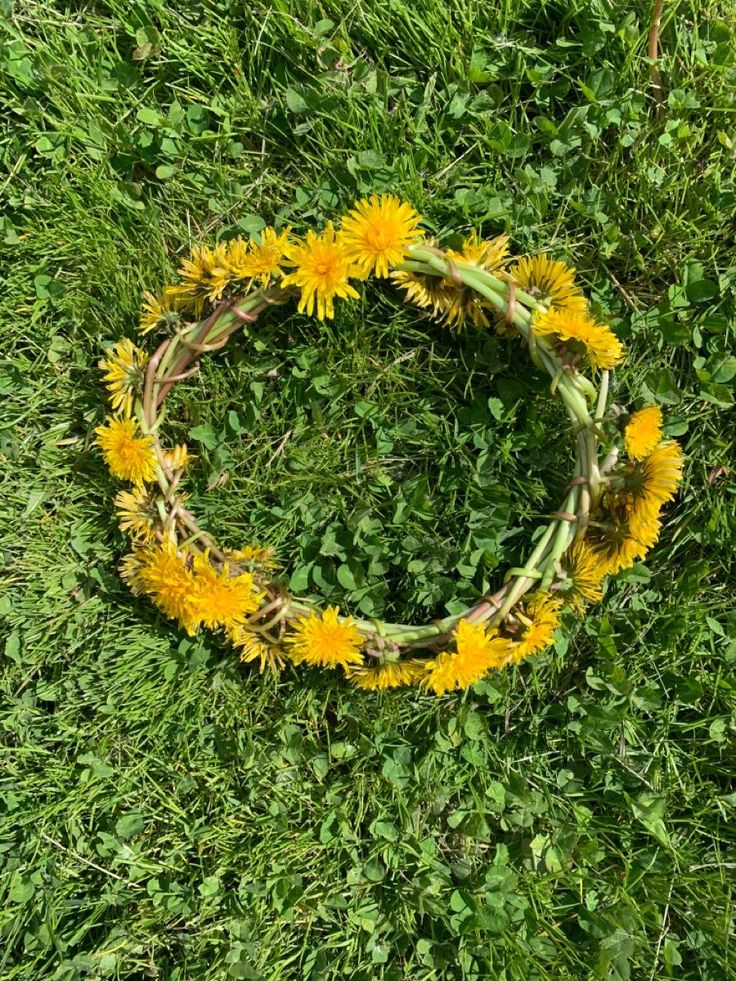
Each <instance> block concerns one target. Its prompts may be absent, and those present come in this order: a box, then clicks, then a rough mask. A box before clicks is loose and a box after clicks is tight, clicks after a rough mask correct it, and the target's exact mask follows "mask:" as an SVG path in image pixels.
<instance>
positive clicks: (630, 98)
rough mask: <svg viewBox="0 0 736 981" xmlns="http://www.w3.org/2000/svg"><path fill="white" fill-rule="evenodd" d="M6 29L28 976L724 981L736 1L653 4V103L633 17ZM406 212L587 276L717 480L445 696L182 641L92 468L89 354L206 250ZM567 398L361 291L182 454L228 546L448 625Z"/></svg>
mask: <svg viewBox="0 0 736 981" xmlns="http://www.w3.org/2000/svg"><path fill="white" fill-rule="evenodd" d="M0 12H2V13H3V15H4V17H3V22H2V24H0V37H1V38H2V41H3V47H2V49H1V50H0V113H2V118H3V121H4V122H5V126H3V127H2V130H0V147H1V148H2V161H3V170H4V172H5V173H4V176H0V188H1V191H0V200H1V201H2V217H0V241H1V242H2V244H1V245H0V249H1V250H2V266H1V267H0V268H2V287H1V288H0V318H1V319H0V322H1V323H2V325H3V327H2V337H3V347H2V354H3V371H2V374H1V375H0V395H1V396H2V401H1V403H0V404H1V408H0V462H1V463H2V466H1V467H0V481H1V482H2V483H1V486H2V497H1V500H0V516H1V521H0V555H1V557H2V566H3V571H2V580H1V582H0V613H1V614H2V618H3V633H4V655H2V660H1V661H0V665H1V675H0V677H1V678H2V699H1V700H0V726H1V727H2V728H1V730H0V731H1V732H2V747H3V748H2V758H3V765H2V769H1V770H0V910H1V911H0V938H2V939H1V942H0V978H2V979H3V981H6V979H7V981H10V979H13V981H17V979H28V981H38V979H42V978H44V979H45V978H49V979H52V978H53V979H59V981H61V979H64V981H71V979H77V978H80V979H81V978H84V979H93V978H99V977H111V978H126V979H128V978H129V979H142V978H160V979H167V981H183V979H196V981H215V979H221V978H246V979H248V978H251V979H255V978H263V979H274V981H275V979H291V978H299V979H301V978H304V979H322V978H325V979H328V978H329V979H333V978H334V979H341V978H345V977H349V978H356V979H363V978H365V979H368V978H382V979H391V981H394V979H396V981H398V979H404V978H407V979H450V981H453V979H483V981H485V979H508V981H512V979H513V981H517V979H518V981H522V979H523V981H530V979H558V978H560V979H561V978H567V979H588V978H611V979H626V978H631V979H637V981H638V979H642V981H648V979H651V981H654V979H659V978H666V977H672V978H676V979H678V981H684V979H693V981H695V979H698V981H700V979H707V981H720V979H725V978H733V977H736V969H735V967H734V955H733V951H732V949H729V939H731V940H732V927H733V923H732V915H733V905H732V895H731V894H732V888H733V886H732V884H733V882H734V850H733V849H734V840H733V839H734V832H733V828H734V819H735V814H734V809H735V808H736V794H734V788H733V779H734V767H733V759H734V724H735V721H736V714H735V713H736V682H735V681H734V662H735V661H736V640H735V638H736V604H735V603H734V594H735V593H736V590H735V589H734V586H735V581H734V570H733V554H734V548H736V520H734V509H735V505H736V498H735V496H734V481H733V474H732V473H730V472H728V471H724V470H722V469H719V468H724V467H725V468H728V467H733V466H734V463H733V461H734V456H733V449H734V437H735V435H736V427H735V426H734V417H733V412H732V405H733V401H734V392H733V385H734V379H735V375H736V359H735V358H734V353H733V349H734V329H733V318H734V307H735V295H736V264H735V263H734V253H733V234H734V209H735V207H736V187H735V186H734V176H733V175H734V165H735V162H736V161H735V156H734V145H735V144H736V135H735V134H734V128H733V119H734V108H735V107H736V98H735V96H736V62H735V60H734V53H733V52H734V44H735V43H736V21H734V16H733V8H732V6H731V5H730V4H728V3H723V4H718V3H712V2H706V3H695V2H691V3H687V2H684V3H678V2H676V0H673V2H672V3H667V4H665V9H664V20H663V29H662V37H661V51H662V58H661V65H660V67H661V72H662V79H663V86H664V97H663V101H662V104H661V106H659V105H658V104H657V100H656V99H655V98H654V96H653V93H652V90H651V87H650V75H649V72H650V69H649V64H648V62H647V59H646V51H647V43H646V42H647V32H648V24H649V15H650V8H649V4H648V3H647V4H644V3H641V2H638V0H637V3H636V4H635V5H634V6H633V7H632V6H631V5H615V4H608V3H604V2H602V0H585V2H583V0H573V2H564V3H563V2H559V3H551V2H542V3H539V2H535V3H513V2H511V0H500V2H499V4H497V5H493V4H489V3H481V2H475V0H460V2H458V3H451V4H447V3H440V2H439V0H427V2H425V3H424V4H421V5H411V4H406V3H405V2H404V0H375V2H368V0H358V2H357V3H354V4H348V5H346V4H343V3H337V2H336V0H328V2H325V3H322V4H316V3H314V2H312V0H301V2H299V3H289V2H287V0H277V2H274V3H270V4H263V3H258V2H256V3H254V4H250V5H246V4H242V3H234V2H227V0H214V2H207V3H190V2H186V0H174V2H172V3H163V2H161V0H143V2H140V0H139V2H134V0H100V2H97V3H94V4H93V3H84V2H71V0H70V2H68V3H66V4H64V3H54V2H50V0H45V2H42V3H36V2H32V0H22V2H18V3H15V4H13V3H12V2H9V0H0ZM384 190H390V191H394V192H397V193H400V194H402V195H404V196H406V197H407V198H408V199H409V200H411V201H412V202H413V203H414V205H415V206H416V207H417V208H418V209H419V210H420V211H421V212H422V214H423V215H425V216H426V220H427V224H428V226H429V227H430V229H432V231H433V232H435V233H437V234H447V233H448V232H450V231H452V232H455V233H462V232H465V231H467V230H468V229H469V228H479V229H481V230H482V231H483V233H484V234H488V235H490V234H498V233H500V232H502V231H507V232H508V233H509V234H510V235H511V237H512V240H513V246H514V248H515V250H516V251H518V252H524V251H528V250H534V249H538V248H548V249H550V250H551V251H552V252H553V253H554V254H555V255H556V256H559V257H561V258H567V259H569V260H570V261H572V262H573V263H574V264H575V265H576V266H577V268H578V270H579V272H580V276H581V279H582V281H583V282H584V284H585V287H586V289H587V290H588V291H589V293H590V294H591V296H592V297H593V300H594V302H595V304H596V305H597V309H598V311H599V312H600V313H601V315H605V316H606V317H608V318H609V321H610V322H611V323H612V324H613V325H614V327H615V329H616V331H617V332H618V334H619V335H620V336H621V337H622V338H623V339H624V340H625V341H626V343H627V347H628V349H629V352H630V358H629V364H628V367H627V368H626V369H625V370H623V371H621V372H620V373H619V378H620V380H619V381H618V385H619V387H618V388H617V389H616V390H615V392H614V400H615V401H617V402H619V403H620V404H622V405H632V404H639V403H640V402H642V401H651V400H656V401H658V402H659V403H661V404H662V406H663V408H664V410H665V412H666V415H667V420H668V431H669V432H670V433H671V434H672V435H675V436H677V437H678V438H679V439H680V440H681V441H682V442H683V445H684V446H685V448H686V451H687V454H688V467H687V471H688V473H687V480H686V483H685V485H684V487H683V490H682V493H681V494H680V496H679V498H678V500H677V502H676V503H675V504H674V505H673V506H671V507H670V508H669V509H668V512H667V522H666V527H665V529H664V532H663V536H662V539H661V542H660V544H659V546H658V547H657V549H656V550H655V551H654V552H653V553H652V555H651V557H650V558H649V560H648V561H647V564H646V566H644V565H639V566H637V567H636V568H635V569H633V570H631V571H629V572H628V573H626V574H623V575H621V576H619V577H617V579H616V581H615V582H613V583H611V585H610V587H609V589H608V592H607V595H606V597H605V599H604V602H603V603H602V604H601V605H600V606H599V607H597V608H595V609H592V610H591V611H590V612H589V615H588V617H587V619H586V620H585V621H584V622H580V623H576V622H574V620H570V621H566V623H565V630H564V632H563V633H562V634H561V635H560V637H559V639H558V641H557V644H556V645H555V648H554V649H552V650H550V651H548V652H547V653H545V654H544V655H542V656H539V657H537V658H535V659H532V660H531V661H530V662H529V663H526V664H523V665H522V666H520V667H519V668H517V669H513V670H510V671H508V672H506V673H504V674H502V675H497V676H494V677H492V678H490V680H489V681H488V682H487V683H482V684H480V685H478V686H476V688H475V689H474V690H472V691H471V692H468V693H467V694H465V695H458V696H450V697H446V698H444V699H442V700H436V699H434V698H432V697H426V696H422V695H418V694H416V693H413V692H409V693H397V694H388V695H385V696H382V697H378V696H373V695H368V694H360V693H357V692H355V691H353V690H351V689H349V688H348V687H347V686H346V684H345V683H343V682H341V681H340V680H339V679H338V678H337V677H336V676H335V677H334V678H333V677H330V676H328V675H326V674H325V673H319V672H312V673H310V672H303V671H297V670H291V669H289V670H286V671H285V672H284V673H283V674H282V675H281V676H280V677H279V678H278V680H274V679H271V678H269V677H267V678H261V677H259V676H258V675H256V674H254V673H253V672H251V671H249V670H246V669H244V668H243V667H242V666H241V665H240V664H239V663H238V661H237V659H236V658H235V657H234V655H233V654H232V652H230V651H228V650H227V649H226V648H225V647H223V646H222V645H221V644H220V643H219V642H218V640H217V639H216V638H213V637H208V636H202V637H197V638H196V639H193V640H187V639H183V638H182V636H181V635H180V633H179V632H178V631H177V630H176V629H175V628H174V627H172V626H171V625H170V624H169V623H167V622H165V621H163V620H162V619H161V618H160V617H159V616H157V615H156V613H155V611H154V610H153V609H152V608H151V607H149V606H148V605H146V604H144V603H142V602H140V601H137V600H135V599H134V598H132V597H131V596H130V594H129V593H128V592H127V590H126V589H125V588H124V587H123V585H122V583H121V582H120V580H119V579H118V577H117V575H116V571H115V570H116V564H117V561H118V558H119V556H120V555H121V552H122V550H123V548H124V543H123V540H122V538H121V536H120V535H119V533H118V531H117V529H116V527H115V523H114V520H113V516H112V507H111V501H112V496H113V494H114V491H115V487H114V485H113V483H112V482H111V480H110V478H109V476H108V475H107V473H106V471H105V469H104V467H103V465H102V462H101V460H100V457H99V454H98V452H97V451H96V449H95V448H94V445H93V442H92V431H93V428H94V426H95V425H96V424H98V422H99V421H100V420H101V418H102V415H103V413H104V393H103V390H102V388H101V385H100V379H99V374H98V372H97V369H96V363H97V361H98V360H99V358H100V357H101V356H102V354H103V351H104V344H105V343H106V342H109V341H110V340H114V339H118V338H120V337H123V336H131V337H133V336H135V325H136V319H137V313H138V308H139V303H140V296H141V291H142V290H143V289H145V288H150V289H155V288H157V287H158V286H160V285H161V284H163V283H164V282H166V281H167V279H169V278H170V277H171V275H172V272H173V270H174V269H175V267H176V266H177V264H178V263H179V261H180V258H181V256H182V255H183V254H185V253H186V251H187V249H188V248H189V246H190V245H191V244H192V243H194V242H197V241H201V240H206V241H213V240H214V239H215V238H216V237H217V236H222V235H232V234H236V233H239V232H240V233H242V232H248V231H249V230H252V229H253V228H257V227H258V225H259V222H260V221H267V222H270V221H272V220H275V219H276V220H278V221H280V222H287V223H289V224H291V225H293V226H294V228H295V229H296V230H297V231H301V230H304V229H305V228H307V227H314V226H315V225H316V224H319V223H320V222H322V221H324V220H326V219H328V218H332V217H335V216H336V215H338V214H339V213H340V212H341V210H343V209H344V208H345V207H347V206H348V205H349V204H350V203H351V202H352V201H353V200H354V199H355V197H356V196H358V195H361V194H364V193H370V192H374V191H375V192H380V191H384ZM546 392H547V386H546V383H545V380H544V378H543V377H542V376H541V375H540V374H538V373H537V372H535V371H534V370H532V369H531V367H530V364H529V361H528V358H527V356H526V355H525V354H524V353H523V352H521V351H520V349H519V348H518V347H517V346H516V345H514V344H511V343H509V342H506V341H504V340H499V339H498V338H495V337H493V336H491V335H482V334H479V333H477V332H475V331H472V330H468V331H466V332H465V333H464V334H463V335H461V336H460V337H459V338H457V337H455V336H453V335H451V334H449V333H447V332H445V331H443V330H442V329H441V328H438V327H436V326H435V325H433V324H432V323H431V322H429V321H427V320H426V319H424V318H421V317H417V316H415V315H414V314H413V313H412V312H411V311H409V310H408V309H406V308H404V307H402V306H401V304H400V303H399V302H398V299H397V297H396V296H395V294H393V293H392V291H391V289H390V288H389V287H380V286H377V287H375V288H374V287H371V288H370V290H369V292H368V296H367V299H366V301H364V302H360V303H356V304H353V305H344V306H343V308H342V309H341V311H340V312H339V315H338V316H337V318H336V319H335V321H334V322H333V323H329V324H326V325H318V324H317V323H316V322H315V321H313V320H308V319H307V318H305V317H301V316H298V315H296V313H295V312H294V311H293V309H292V310H290V311H289V312H288V313H286V314H285V315H283V316H271V317H266V318H264V320H263V322H262V323H260V324H259V325H258V327H257V329H256V330H254V331H253V334H252V337H251V338H250V339H247V340H245V339H244V340H243V341H242V342H241V341H238V343H234V344H232V345H231V346H230V348H229V349H228V351H227V352H226V353H225V354H224V355H220V356H216V357H213V358H211V359H210V360H208V361H207V362H206V363H205V364H204V365H203V371H202V372H201V374H200V375H199V376H197V377H196V378H194V379H192V380H191V381H189V382H187V383H186V384H185V385H182V386H179V390H178V391H177V393H176V396H175V399H174V400H173V407H174V410H175V411H173V412H172V419H176V420H177V421H176V422H175V423H174V422H172V424H171V426H170V428H169V433H170V434H171V436H172V438H175V439H176V438H178V439H180V440H181V439H187V440H188V441H189V442H190V443H192V444H193V445H194V446H195V447H196V449H197V452H198V454H199V460H198V464H197V466H196V468H195V474H194V476H193V479H192V482H191V487H190V490H191V494H192V499H193V503H194V506H195V510H196V511H197V513H198V514H200V515H204V516H205V517H206V520H207V523H208V525H209V527H211V528H213V529H214V530H215V531H216V532H217V533H218V535H220V536H222V537H223V538H225V539H226V540H228V541H229V542H230V544H232V545H234V546H236V545H238V544H242V543H245V542H246V541H249V540H253V539H254V538H255V539H257V540H262V541H273V542H274V543H276V544H277V545H278V546H279V552H280V556H281V559H282V562H283V563H284V565H285V570H284V575H285V576H286V577H287V578H289V579H290V580H291V582H292V584H294V585H295V586H298V587H299V589H300V590H303V591H306V592H312V593H319V594H321V595H323V596H325V597H326V598H327V599H329V601H331V602H335V603H340V604H342V605H343V606H344V607H346V608H351V609H356V610H360V611H361V613H363V614H364V615H368V616H370V615H381V616H383V615H387V616H388V615H392V616H393V615H396V616H397V617H398V616H401V617H402V618H405V617H406V618H409V617H414V618H417V619H420V620H425V619H428V618H430V617H432V616H436V615H438V614H439V613H441V612H442V611H445V610H447V609H450V610H451V609H453V603H459V602H461V601H468V600H472V598H473V597H475V596H477V595H478V593H479V592H481V591H483V590H484V589H486V588H487V587H488V586H489V585H491V584H493V583H494V582H496V583H497V582H499V579H500V577H501V576H502V575H503V570H504V568H507V567H508V566H509V564H514V563H516V562H518V561H519V560H520V557H521V555H522V552H523V547H524V543H525V542H526V541H528V536H529V534H530V532H531V529H532V528H533V527H534V524H535V518H537V517H538V516H539V514H543V513H545V512H547V511H549V510H550V509H551V508H554V507H556V506H557V497H558V495H559V491H560V489H561V488H562V486H564V484H565V482H566V480H567V479H568V472H567V470H568V467H569V464H570V457H571V453H570V449H569V445H570V437H569V434H568V433H567V430H566V427H565V424H564V421H563V420H562V418H561V416H560V415H559V413H558V411H557V410H556V409H555V406H554V403H553V402H552V400H551V399H550V398H549V396H548V395H547V394H546ZM203 425H204V426H206V425H209V426H210V429H209V430H206V437H205V440H204V442H201V441H200V442H199V443H198V444H197V443H196V440H194V439H192V438H191V437H189V435H188V434H189V431H190V430H191V429H196V430H197V431H198V432H199V433H200V434H201V432H202V430H199V429H198V427H200V426H203ZM448 604H449V606H448ZM0 649H2V648H0Z"/></svg>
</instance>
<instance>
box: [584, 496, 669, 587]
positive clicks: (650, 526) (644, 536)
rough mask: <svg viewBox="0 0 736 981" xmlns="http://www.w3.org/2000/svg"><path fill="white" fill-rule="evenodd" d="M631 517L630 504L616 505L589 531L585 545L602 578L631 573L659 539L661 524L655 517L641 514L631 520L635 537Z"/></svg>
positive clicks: (619, 503)
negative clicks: (628, 571) (589, 549)
mask: <svg viewBox="0 0 736 981" xmlns="http://www.w3.org/2000/svg"><path fill="white" fill-rule="evenodd" d="M631 515H632V510H631V503H630V502H629V504H628V506H626V505H625V504H623V505H622V503H621V502H618V503H617V505H616V506H615V507H613V508H612V509H611V510H610V511H609V512H608V513H606V514H604V515H603V518H604V520H603V521H601V522H600V524H601V527H592V528H591V529H590V531H589V532H588V535H587V538H586V541H588V542H589V544H590V547H591V549H592V551H593V554H594V556H595V559H596V561H597V562H598V563H599V568H600V569H601V570H602V571H603V574H604V575H614V574H615V573H617V572H621V570H622V569H630V568H631V566H632V565H633V564H634V563H635V562H638V561H639V559H643V558H644V556H645V555H646V554H647V552H648V551H649V549H650V548H651V547H652V546H653V545H654V544H655V542H656V541H657V538H658V537H659V531H660V528H661V523H660V521H659V519H658V518H657V517H656V516H655V515H653V514H650V515H646V514H645V513H644V512H640V517H639V518H635V519H634V527H635V528H636V532H637V534H636V535H634V533H633V530H632V527H631V523H630V518H631Z"/></svg>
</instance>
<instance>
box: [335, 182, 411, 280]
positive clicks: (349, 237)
mask: <svg viewBox="0 0 736 981" xmlns="http://www.w3.org/2000/svg"><path fill="white" fill-rule="evenodd" d="M421 220H422V219H421V218H420V217H419V215H418V214H417V213H416V212H415V211H414V209H413V208H412V207H411V205H409V204H407V203H406V201H401V200H400V199H399V198H397V197H396V196H395V195H393V194H383V195H381V196H380V197H378V196H376V195H375V194H374V195H372V196H371V197H370V198H369V199H367V198H363V199H362V200H361V201H357V202H356V204H355V206H354V208H353V209H352V210H351V211H350V212H349V213H348V214H347V215H346V216H345V217H344V218H343V220H342V240H343V243H344V245H345V253H346V255H347V257H348V259H349V260H350V261H352V262H354V263H355V265H356V266H357V267H358V270H359V275H360V277H361V278H362V279H367V278H368V276H370V274H371V273H372V272H375V274H376V276H378V277H379V278H385V277H386V276H388V274H389V269H390V268H391V266H396V265H398V264H399V263H400V262H402V261H403V260H404V258H405V257H406V253H407V249H408V248H409V246H410V245H413V244H414V243H415V242H416V241H418V240H419V239H420V238H421V232H420V231H419V229H418V225H419V223H420V221H421Z"/></svg>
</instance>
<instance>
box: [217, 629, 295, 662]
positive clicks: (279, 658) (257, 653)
mask: <svg viewBox="0 0 736 981" xmlns="http://www.w3.org/2000/svg"><path fill="white" fill-rule="evenodd" d="M227 635H228V637H229V638H230V642H231V643H232V645H233V647H235V648H236V649H237V651H238V656H239V657H240V660H241V661H243V663H244V664H252V663H253V662H254V661H258V670H259V671H260V673H261V674H263V672H264V671H265V670H266V669H268V670H269V671H270V672H271V673H272V674H276V673H277V672H278V671H279V670H280V669H281V668H283V666H284V658H283V652H282V651H281V649H280V648H279V647H278V646H277V645H276V644H269V643H268V641H266V640H265V639H264V638H263V637H261V636H259V635H258V634H256V633H253V631H251V630H248V628H247V627H245V626H243V625H242V624H236V625H235V626H234V627H229V628H228V630H227Z"/></svg>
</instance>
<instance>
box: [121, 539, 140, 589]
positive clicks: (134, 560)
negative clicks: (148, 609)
mask: <svg viewBox="0 0 736 981" xmlns="http://www.w3.org/2000/svg"><path fill="white" fill-rule="evenodd" d="M142 568H143V555H142V553H141V552H140V551H139V550H137V549H136V550H134V551H133V552H130V553H129V554H128V555H124V556H123V558H122V559H121V560H120V564H119V565H118V572H119V573H120V578H121V579H122V580H123V582H124V583H127V585H128V588H129V589H130V591H131V593H132V594H133V595H134V596H141V595H142V594H143V585H142V583H141V580H140V572H141V569H142Z"/></svg>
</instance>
